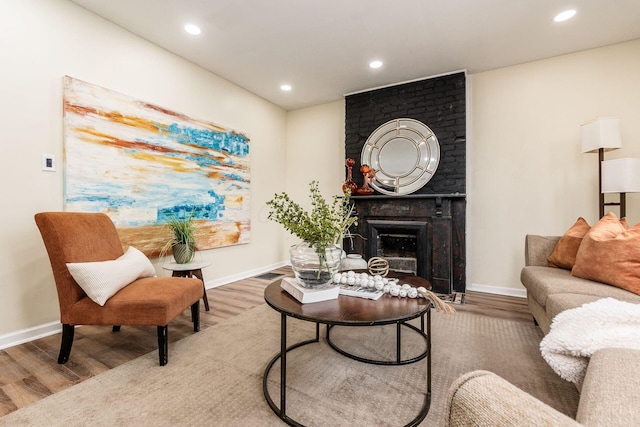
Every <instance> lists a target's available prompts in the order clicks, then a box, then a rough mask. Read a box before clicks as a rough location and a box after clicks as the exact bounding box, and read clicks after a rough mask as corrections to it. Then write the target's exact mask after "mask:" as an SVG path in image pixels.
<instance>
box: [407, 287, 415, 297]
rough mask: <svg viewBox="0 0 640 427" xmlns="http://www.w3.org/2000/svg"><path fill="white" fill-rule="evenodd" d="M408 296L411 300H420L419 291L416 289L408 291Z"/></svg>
mask: <svg viewBox="0 0 640 427" xmlns="http://www.w3.org/2000/svg"><path fill="white" fill-rule="evenodd" d="M407 296H408V297H409V298H418V290H417V289H416V288H411V289H409V290H408V291H407Z"/></svg>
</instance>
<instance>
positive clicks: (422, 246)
mask: <svg viewBox="0 0 640 427" xmlns="http://www.w3.org/2000/svg"><path fill="white" fill-rule="evenodd" d="M465 101H466V96H465V75H464V73H456V74H451V75H447V76H442V77H437V78H432V79H425V80H421V81H417V82H411V83H407V84H401V85H397V86H392V87H387V88H382V89H377V90H373V91H369V92H363V93H358V94H353V95H349V96H347V97H346V119H345V123H346V134H345V151H346V155H347V157H351V158H353V159H354V160H355V161H356V164H355V166H354V167H353V180H354V181H355V182H356V183H357V184H358V185H359V186H361V185H362V183H363V178H362V175H361V174H360V172H359V170H360V166H361V165H360V155H361V151H362V147H363V145H364V143H365V141H366V140H367V138H368V137H369V135H370V134H371V133H372V132H373V131H374V130H376V129H377V128H378V126H380V125H381V124H383V123H385V122H387V121H389V120H393V119H398V118H411V119H415V120H419V121H420V122H422V123H424V124H426V125H427V126H429V127H430V128H431V130H433V132H434V133H435V134H436V136H437V138H438V141H439V144H440V152H441V156H440V163H439V166H438V169H437V171H436V173H435V174H434V176H433V178H432V179H431V180H430V181H429V182H428V183H427V184H426V185H425V186H424V187H422V188H421V189H419V190H418V191H416V192H414V193H412V194H408V195H402V196H395V195H394V196H388V195H383V194H379V193H377V192H376V193H374V194H372V195H369V196H357V195H356V196H353V198H352V200H353V202H354V204H355V207H356V212H357V214H358V221H359V225H358V226H357V228H356V229H355V230H354V232H356V233H357V234H359V235H360V236H361V237H359V238H356V239H355V240H354V241H353V247H352V246H351V243H348V242H345V249H346V250H347V252H357V253H360V254H362V255H363V256H364V257H365V258H366V259H369V258H371V257H374V256H381V257H383V258H385V259H387V260H388V261H389V264H390V267H391V268H392V269H393V270H395V271H403V272H407V273H413V274H416V275H418V276H421V277H424V278H426V279H427V280H429V281H430V282H431V284H432V287H433V290H434V291H435V292H439V293H445V294H450V293H457V292H460V293H464V292H465V287H466V285H465V283H466V281H465V265H466V262H465V259H466V258H465V211H466V194H465V191H466V187H465V181H466V103H465Z"/></svg>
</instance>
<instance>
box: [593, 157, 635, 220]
mask: <svg viewBox="0 0 640 427" xmlns="http://www.w3.org/2000/svg"><path fill="white" fill-rule="evenodd" d="M604 193H620V202H618V203H605V204H604V205H605V206H620V218H624V217H625V216H627V199H626V193H640V159H616V160H605V161H604V162H602V193H601V194H602V195H604ZM603 207H604V206H603Z"/></svg>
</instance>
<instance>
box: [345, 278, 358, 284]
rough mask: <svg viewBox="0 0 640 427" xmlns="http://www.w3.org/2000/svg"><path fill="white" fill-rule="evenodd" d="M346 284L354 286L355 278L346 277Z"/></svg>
mask: <svg viewBox="0 0 640 427" xmlns="http://www.w3.org/2000/svg"><path fill="white" fill-rule="evenodd" d="M347 283H348V284H350V285H355V284H356V278H355V277H347Z"/></svg>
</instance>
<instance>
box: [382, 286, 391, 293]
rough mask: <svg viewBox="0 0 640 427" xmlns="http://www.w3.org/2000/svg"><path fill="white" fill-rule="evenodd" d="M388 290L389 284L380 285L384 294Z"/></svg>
mask: <svg viewBox="0 0 640 427" xmlns="http://www.w3.org/2000/svg"><path fill="white" fill-rule="evenodd" d="M390 290H391V286H389V285H384V286H383V287H382V292H384V293H385V294H388V293H389V291H390Z"/></svg>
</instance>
